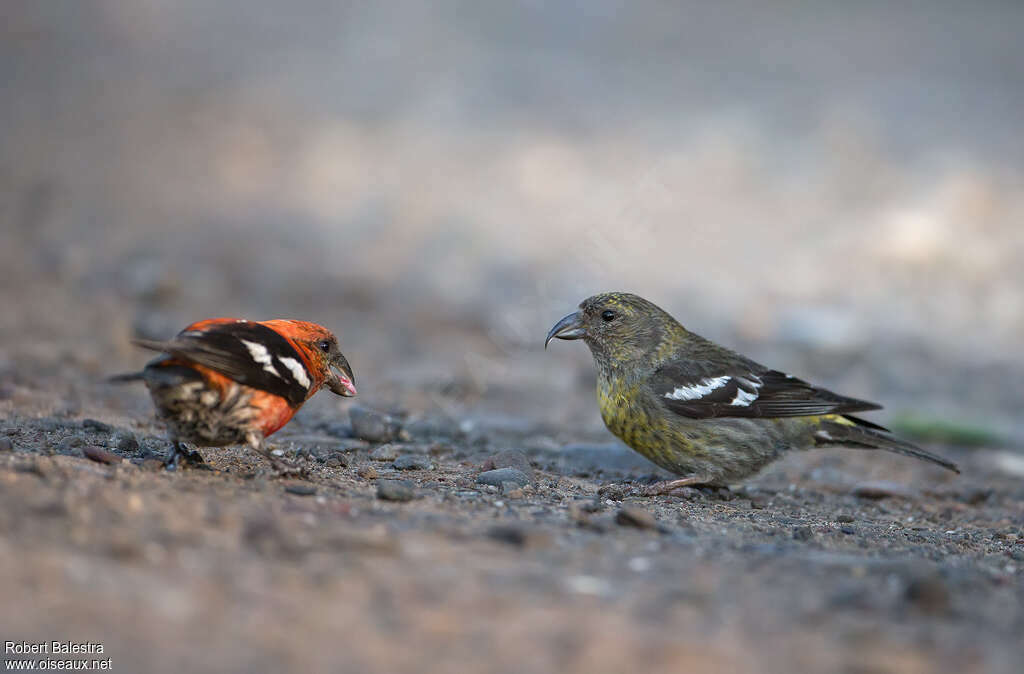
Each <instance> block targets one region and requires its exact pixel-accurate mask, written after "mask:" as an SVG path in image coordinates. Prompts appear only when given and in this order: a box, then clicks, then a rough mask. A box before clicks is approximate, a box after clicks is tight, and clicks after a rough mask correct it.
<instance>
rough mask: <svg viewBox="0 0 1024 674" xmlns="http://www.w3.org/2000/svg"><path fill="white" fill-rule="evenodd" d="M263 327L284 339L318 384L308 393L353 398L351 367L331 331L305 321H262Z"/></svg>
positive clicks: (354, 388) (354, 387)
mask: <svg viewBox="0 0 1024 674" xmlns="http://www.w3.org/2000/svg"><path fill="white" fill-rule="evenodd" d="M265 325H267V326H268V327H271V328H274V329H275V330H277V332H279V333H280V334H282V335H284V336H285V337H287V338H288V340H289V341H291V342H292V344H294V345H295V348H296V349H298V350H299V353H301V354H302V357H303V358H304V359H305V360H306V367H307V369H308V370H309V372H310V373H311V374H312V375H313V376H314V377H315V378H316V379H317V381H318V382H319V384H320V385H319V386H314V387H311V388H310V392H311V393H314V392H316V390H317V389H319V388H321V387H325V388H328V389H330V390H331V392H332V393H337V394H338V395H340V396H345V397H351V396H354V395H356V378H355V375H353V374H352V366H351V365H349V363H348V360H347V359H346V358H345V356H344V355H342V353H341V349H339V347H338V338H337V337H335V336H334V333H333V332H331V331H330V330H328V329H327V328H325V327H324V326H322V325H318V324H316V323H310V322H309V321H296V320H274V321H265Z"/></svg>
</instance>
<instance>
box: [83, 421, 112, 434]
mask: <svg viewBox="0 0 1024 674" xmlns="http://www.w3.org/2000/svg"><path fill="white" fill-rule="evenodd" d="M82 428H84V429H85V430H87V431H94V432H96V433H110V432H111V431H113V430H114V428H113V426H111V425H110V424H105V423H103V422H102V421H99V420H97V419H83V420H82Z"/></svg>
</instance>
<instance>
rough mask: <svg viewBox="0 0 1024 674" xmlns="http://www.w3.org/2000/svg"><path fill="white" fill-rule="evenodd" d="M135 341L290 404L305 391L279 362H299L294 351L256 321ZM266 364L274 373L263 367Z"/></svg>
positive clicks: (303, 398) (304, 397) (284, 340)
mask: <svg viewBox="0 0 1024 674" xmlns="http://www.w3.org/2000/svg"><path fill="white" fill-rule="evenodd" d="M243 340H244V341H243ZM245 342H250V343H253V344H259V345H261V346H263V347H264V348H265V349H266V350H267V358H268V359H269V363H261V362H258V361H257V360H256V359H255V358H254V357H253V354H252V353H251V352H250V350H249V348H248V347H247V346H246V344H245ZM135 343H136V344H138V345H139V346H141V347H144V348H147V349H152V350H153V351H161V352H163V353H167V354H170V355H171V356H173V357H174V358H177V359H180V360H185V361H192V362H194V363H198V364H199V365H204V366H206V367H208V368H210V369H211V370H214V371H216V372H219V373H220V374H223V375H224V376H225V377H229V378H230V379H233V380H234V381H237V382H238V383H240V384H245V385H246V386H252V387H253V388H258V389H260V390H263V391H267V392H268V393H273V394H274V395H278V396H281V397H282V398H284V399H285V400H287V401H288V402H289V404H291V405H298V404H300V403H302V402H303V401H304V400H305V399H306V397H307V395H308V393H309V390H308V389H307V388H306V387H305V386H303V385H302V384H300V383H299V382H297V381H296V380H295V379H294V377H292V376H291V373H290V371H289V370H288V369H287V368H286V367H285V366H284V364H283V363H282V362H281V359H282V358H293V359H295V360H296V361H298V362H299V363H302V362H303V360H302V357H301V356H300V355H299V353H298V351H296V350H295V347H293V346H292V345H291V344H289V343H288V341H287V340H286V339H285V338H284V337H282V336H281V335H279V334H278V333H277V332H275V331H274V330H271V329H270V328H268V327H266V326H265V325H260V324H259V323H253V322H249V321H246V322H238V323H223V324H218V325H213V326H211V327H209V328H206V329H204V330H198V331H196V330H185V331H183V332H181V333H179V334H178V335H177V336H176V337H174V338H173V339H170V340H168V341H166V342H157V341H151V340H143V339H139V340H135ZM268 364H269V365H270V367H271V368H272V369H273V370H274V371H276V373H277V374H275V373H274V372H271V371H270V369H268V368H267V367H266V365H268ZM153 365H157V363H154V364H153Z"/></svg>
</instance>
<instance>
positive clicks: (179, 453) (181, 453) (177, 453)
mask: <svg viewBox="0 0 1024 674" xmlns="http://www.w3.org/2000/svg"><path fill="white" fill-rule="evenodd" d="M182 459H184V461H185V463H186V464H188V465H189V466H192V467H197V466H205V465H206V462H205V461H203V455H202V454H200V453H199V452H197V451H195V450H187V449H185V448H184V447H182V446H181V443H180V442H178V441H177V440H175V441H174V442H173V445H172V447H171V451H170V452H168V454H167V458H166V459H164V468H166V469H167V470H172V471H173V470H177V469H178V466H179V465H181V464H180V461H181V460H182Z"/></svg>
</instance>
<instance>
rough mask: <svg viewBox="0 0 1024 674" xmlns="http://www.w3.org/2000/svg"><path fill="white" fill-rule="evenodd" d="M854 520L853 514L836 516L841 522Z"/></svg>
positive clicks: (846, 522) (837, 520) (847, 522)
mask: <svg viewBox="0 0 1024 674" xmlns="http://www.w3.org/2000/svg"><path fill="white" fill-rule="evenodd" d="M853 521H854V517H853V515H837V516H836V522H839V523H840V524H849V523H850V522H853Z"/></svg>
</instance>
